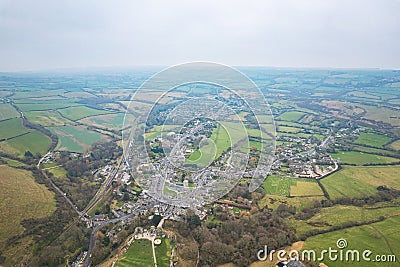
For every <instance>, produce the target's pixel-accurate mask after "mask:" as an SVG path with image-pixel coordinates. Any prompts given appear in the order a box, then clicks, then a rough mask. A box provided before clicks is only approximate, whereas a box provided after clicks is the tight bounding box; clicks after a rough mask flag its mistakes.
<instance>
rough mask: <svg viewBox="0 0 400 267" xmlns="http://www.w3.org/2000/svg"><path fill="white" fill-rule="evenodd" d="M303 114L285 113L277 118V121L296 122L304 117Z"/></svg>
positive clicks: (297, 112) (298, 112) (295, 112)
mask: <svg viewBox="0 0 400 267" xmlns="http://www.w3.org/2000/svg"><path fill="white" fill-rule="evenodd" d="M304 114H305V113H304V112H300V111H287V112H285V113H283V114H281V115H279V116H278V117H277V119H278V120H282V121H298V120H299V119H301V117H303V116H304Z"/></svg>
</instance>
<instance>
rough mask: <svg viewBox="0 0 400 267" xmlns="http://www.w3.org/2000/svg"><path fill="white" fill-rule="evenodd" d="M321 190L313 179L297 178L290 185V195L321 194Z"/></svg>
mask: <svg viewBox="0 0 400 267" xmlns="http://www.w3.org/2000/svg"><path fill="white" fill-rule="evenodd" d="M323 195H324V194H323V192H322V190H321V188H320V187H319V185H318V183H317V182H316V181H315V180H298V181H297V182H296V185H291V186H290V196H293V197H301V196H323Z"/></svg>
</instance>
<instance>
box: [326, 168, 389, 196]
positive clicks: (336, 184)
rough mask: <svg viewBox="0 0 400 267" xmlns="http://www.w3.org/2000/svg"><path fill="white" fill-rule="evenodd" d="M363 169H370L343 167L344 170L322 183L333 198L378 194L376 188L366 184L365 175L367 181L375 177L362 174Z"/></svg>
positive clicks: (368, 183)
mask: <svg viewBox="0 0 400 267" xmlns="http://www.w3.org/2000/svg"><path fill="white" fill-rule="evenodd" d="M362 168H368V167H353V166H346V167H343V169H342V170H340V171H338V172H335V173H333V174H332V175H329V176H328V177H326V178H324V179H322V180H321V183H322V184H323V186H324V187H325V188H326V190H327V191H328V193H329V195H330V197H331V198H341V197H361V196H368V195H372V194H375V193H376V192H377V190H376V186H373V185H371V183H370V182H365V179H364V177H363V175H365V174H367V178H366V179H371V178H373V177H371V175H369V174H368V173H365V172H360V170H362ZM384 168H386V167H384ZM382 170H383V169H382Z"/></svg>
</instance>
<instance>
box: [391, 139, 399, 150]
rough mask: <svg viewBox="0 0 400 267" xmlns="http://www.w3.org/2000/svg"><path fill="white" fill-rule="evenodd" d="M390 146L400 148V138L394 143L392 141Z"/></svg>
mask: <svg viewBox="0 0 400 267" xmlns="http://www.w3.org/2000/svg"><path fill="white" fill-rule="evenodd" d="M389 147H390V148H392V149H395V150H400V140H396V141H394V142H393V143H390V145H389Z"/></svg>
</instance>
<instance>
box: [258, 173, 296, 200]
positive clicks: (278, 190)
mask: <svg viewBox="0 0 400 267" xmlns="http://www.w3.org/2000/svg"><path fill="white" fill-rule="evenodd" d="M296 183H297V181H296V178H289V177H279V176H268V177H267V179H265V181H264V190H265V193H266V194H272V195H281V196H289V195H290V187H291V186H295V185H296Z"/></svg>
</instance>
